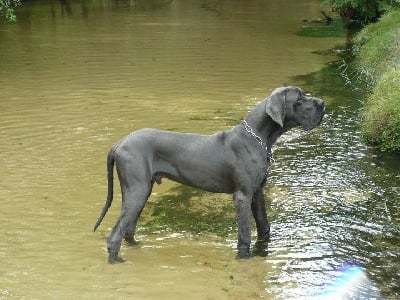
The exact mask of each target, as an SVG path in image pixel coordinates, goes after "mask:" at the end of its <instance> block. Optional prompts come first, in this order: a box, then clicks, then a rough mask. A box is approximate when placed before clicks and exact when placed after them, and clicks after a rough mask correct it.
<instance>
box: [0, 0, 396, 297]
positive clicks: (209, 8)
mask: <svg viewBox="0 0 400 300" xmlns="http://www.w3.org/2000/svg"><path fill="white" fill-rule="evenodd" d="M282 7H284V8H285V10H284V12H283V11H282ZM319 11H320V6H319V1H296V2H294V1H259V0H253V1H239V0H236V1H230V2H225V1H211V0H207V1H190V0H189V1H188V0H186V1H179V0H175V1H155V0H154V1H118V2H114V1H110V2H108V1H103V2H101V3H99V2H68V3H67V4H64V5H61V4H60V2H56V1H35V2H27V3H24V5H23V7H22V8H21V9H20V10H19V12H18V22H17V24H6V23H2V24H1V25H0V87H1V94H0V95H1V96H0V142H1V145H2V148H1V152H0V162H1V165H2V166H3V172H2V174H3V176H2V179H1V181H0V191H1V193H0V201H1V211H2V213H1V214H0V224H1V230H0V298H9V297H10V298H12V297H14V298H29V299H44V298H96V299H98V298H105V299H107V298H113V299H115V298H122V299H125V298H132V299H136V298H138V299H169V298H174V299H180V298H187V297H190V298H191V299H244V298H246V299H258V298H267V299H268V298H273V299H290V298H292V299H299V298H311V297H314V298H319V297H320V298H321V297H325V298H327V297H335V295H338V293H341V295H345V297H350V298H351V297H353V298H354V297H358V298H363V297H364V298H368V297H375V298H378V299H383V298H386V299H396V298H399V297H400V288H399V282H400V277H399V274H400V270H399V265H398V259H399V251H400V246H399V245H400V238H399V218H400V217H399V215H400V214H399V204H398V203H399V199H398V192H399V186H400V184H399V183H400V172H399V170H400V162H399V159H398V156H395V155H387V154H382V153H379V152H378V151H376V150H375V149H372V148H369V147H367V146H366V145H365V144H364V143H363V142H362V140H361V138H360V134H359V132H358V129H357V110H358V109H359V106H360V105H359V100H360V99H362V97H363V96H362V95H361V94H360V93H357V92H353V91H351V90H350V89H348V88H346V87H345V86H344V82H343V81H342V80H341V79H340V76H338V75H337V66H338V65H337V64H336V63H333V62H334V61H335V60H337V59H338V57H337V56H335V55H334V53H333V51H331V49H332V48H334V47H336V46H337V45H343V44H344V43H345V40H344V38H343V37H338V38H335V37H329V38H309V37H304V36H298V35H296V34H295V33H296V32H298V31H299V30H300V29H301V28H302V26H304V24H303V23H302V22H301V20H302V19H304V18H310V19H313V18H318V17H320V13H319ZM318 53H325V54H324V55H322V54H318ZM286 84H298V85H301V86H302V87H304V88H305V89H306V90H307V91H310V92H312V93H313V94H315V95H316V96H319V97H323V98H324V99H325V100H326V103H327V109H328V113H327V117H326V118H325V120H324V123H323V124H322V126H320V127H319V128H318V129H316V130H314V131H312V132H310V133H305V132H303V131H300V130H295V131H293V132H291V133H289V134H287V135H285V136H284V137H282V139H281V140H280V141H279V142H278V143H277V145H276V148H275V152H274V155H275V159H276V162H275V165H274V166H273V169H272V173H271V177H270V180H269V182H268V185H267V188H266V194H267V206H268V214H269V216H270V220H271V223H272V238H271V239H272V241H271V244H270V247H269V255H268V256H267V257H264V258H262V257H254V258H253V259H251V260H248V261H236V260H235V259H234V257H235V246H236V245H235V239H236V237H235V234H236V233H235V231H236V228H235V223H234V215H233V208H232V203H231V199H230V197H229V196H225V195H216V194H209V193H202V192H198V191H196V190H192V189H185V188H181V187H180V186H177V185H175V184H173V183H171V182H168V181H166V182H165V183H163V184H162V185H161V186H158V187H157V188H155V189H154V191H153V192H154V193H153V195H152V197H151V198H150V199H149V203H148V205H147V206H146V209H145V211H144V216H143V219H142V220H141V221H140V224H139V231H138V234H139V239H140V240H141V244H140V245H139V246H138V247H135V248H128V247H126V246H124V247H123V248H122V255H123V257H124V258H126V259H127V260H128V261H127V262H126V263H125V264H122V265H118V266H110V265H107V264H106V256H107V255H106V250H105V236H106V235H107V234H108V232H109V230H110V228H111V227H112V226H113V224H114V222H115V220H116V218H117V216H118V213H119V205H120V200H119V199H120V198H119V195H118V193H117V195H116V198H115V201H114V204H113V207H112V208H111V210H110V212H109V214H108V215H107V216H106V219H105V221H104V222H103V224H102V225H101V227H100V228H99V229H98V231H97V232H96V233H95V234H93V233H92V232H91V230H92V228H93V225H94V222H95V221H96V220H97V217H98V214H99V212H100V210H101V208H102V206H103V204H104V201H105V195H106V181H105V156H106V153H107V151H108V149H109V147H110V146H111V145H112V144H113V143H114V142H115V141H117V140H119V139H120V138H121V137H123V136H125V135H126V134H128V133H129V132H131V131H133V130H135V129H139V128H142V127H157V128H161V129H168V130H178V131H189V132H197V133H212V132H215V131H218V130H222V129H226V128H229V127H230V126H232V125H233V124H237V123H238V122H239V121H240V119H241V118H243V117H244V116H245V115H246V114H247V111H248V110H250V109H251V108H252V107H254V105H255V104H256V103H257V102H258V101H260V100H261V99H262V98H263V97H265V96H266V95H267V94H268V93H269V92H270V91H271V90H272V89H273V88H275V87H277V86H282V85H286ZM343 278H344V279H343ZM345 282H348V283H351V284H347V285H346V284H345ZM335 293H336V294H335ZM354 295H356V296H354ZM357 295H358V296H357Z"/></svg>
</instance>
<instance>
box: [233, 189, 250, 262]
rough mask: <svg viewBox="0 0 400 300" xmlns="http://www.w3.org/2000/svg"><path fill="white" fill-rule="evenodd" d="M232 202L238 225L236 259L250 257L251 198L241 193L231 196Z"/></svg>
mask: <svg viewBox="0 0 400 300" xmlns="http://www.w3.org/2000/svg"><path fill="white" fill-rule="evenodd" d="M233 200H234V203H235V207H236V220H237V224H238V245H237V249H238V255H237V258H249V257H250V242H251V223H250V218H251V200H252V196H249V195H246V194H244V193H243V192H236V193H234V194H233Z"/></svg>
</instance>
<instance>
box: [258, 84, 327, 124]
mask: <svg viewBox="0 0 400 300" xmlns="http://www.w3.org/2000/svg"><path fill="white" fill-rule="evenodd" d="M265 109H266V112H267V114H268V115H269V116H270V117H271V118H272V120H273V121H274V122H276V123H278V124H279V125H280V126H281V127H283V128H285V129H290V128H292V127H296V126H301V127H302V128H303V129H304V130H311V129H313V128H314V127H315V126H317V125H318V124H319V123H321V121H322V118H323V116H324V113H325V106H324V101H323V100H322V99H319V98H314V97H310V96H308V95H306V93H305V92H304V91H303V90H302V89H301V88H299V87H296V86H288V87H280V88H277V89H275V90H274V91H273V92H272V93H271V95H270V96H269V97H268V98H267V101H266V106H265Z"/></svg>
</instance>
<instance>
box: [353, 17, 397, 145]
mask: <svg viewBox="0 0 400 300" xmlns="http://www.w3.org/2000/svg"><path fill="white" fill-rule="evenodd" d="M354 42H355V44H354V50H353V51H354V53H355V57H356V60H355V69H356V74H357V77H358V78H359V79H360V80H361V81H362V82H363V84H365V86H366V89H367V91H368V97H367V99H366V101H365V103H364V107H363V109H362V113H361V124H360V125H361V132H362V135H363V137H364V139H365V140H366V141H367V142H368V143H370V144H374V145H377V146H378V147H379V148H380V149H382V150H384V151H393V152H399V151H400V47H399V44H400V11H398V10H393V11H391V12H389V13H388V14H386V15H385V16H383V17H382V18H381V20H380V21H379V22H377V23H373V24H370V25H368V26H367V27H365V28H364V29H363V30H362V31H360V32H359V33H358V34H357V35H356V37H355V39H354Z"/></svg>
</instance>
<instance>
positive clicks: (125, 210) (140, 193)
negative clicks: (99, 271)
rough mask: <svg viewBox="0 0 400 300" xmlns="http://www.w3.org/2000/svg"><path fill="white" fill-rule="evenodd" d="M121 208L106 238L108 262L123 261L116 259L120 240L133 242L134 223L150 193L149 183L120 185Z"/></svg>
mask: <svg viewBox="0 0 400 300" xmlns="http://www.w3.org/2000/svg"><path fill="white" fill-rule="evenodd" d="M121 190H122V207H121V214H120V216H119V219H118V221H117V223H116V224H115V226H114V228H113V229H112V231H111V233H110V235H109V236H108V237H107V250H108V253H109V256H108V262H109V263H118V262H122V261H123V260H122V259H121V258H120V257H118V252H119V250H120V248H121V242H122V239H123V238H125V239H126V240H128V242H133V241H134V233H135V229H136V223H137V220H138V218H139V216H140V213H141V212H142V210H143V208H144V205H145V204H146V200H147V198H148V197H149V195H150V192H151V184H150V183H142V184H139V183H136V184H135V185H130V186H126V185H124V184H121Z"/></svg>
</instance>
